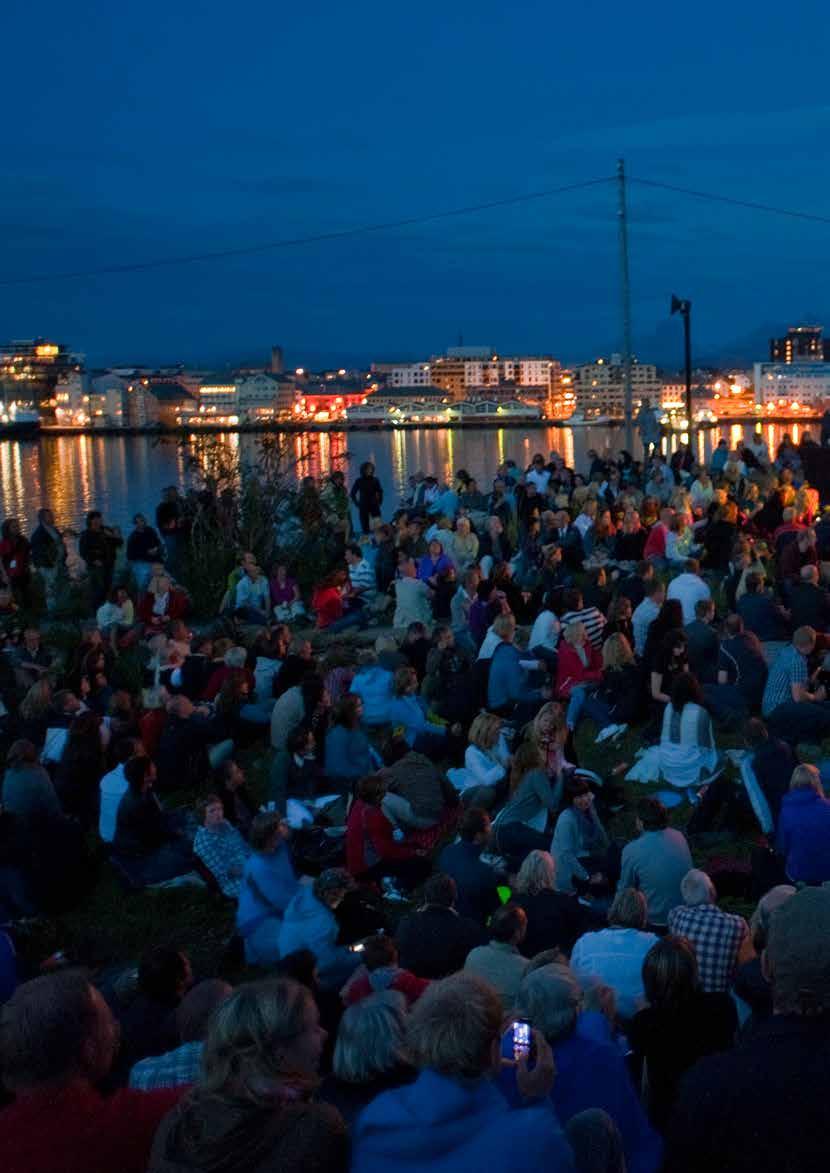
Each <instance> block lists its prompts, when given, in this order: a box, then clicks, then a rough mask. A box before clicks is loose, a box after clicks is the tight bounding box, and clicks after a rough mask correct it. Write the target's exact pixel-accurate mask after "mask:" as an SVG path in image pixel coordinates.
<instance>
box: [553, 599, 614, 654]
mask: <svg viewBox="0 0 830 1173" xmlns="http://www.w3.org/2000/svg"><path fill="white" fill-rule="evenodd" d="M559 622H560V623H561V624H562V630H563V631H564V630H565V628H566V627H567V626H568V624H569V623H584V624H585V631H586V633H587V635H588V639H589V640H590V641H591V643H592V644H593V645H594V647H595V648H601V647H602V633H603V631H604V630H605V616H604V615H603V613H602V612H601V611H598V610H597V609H596V607H583V608H582V610H581V611H566V612H565V614H564V615H562V616H561V617H560V620H559Z"/></svg>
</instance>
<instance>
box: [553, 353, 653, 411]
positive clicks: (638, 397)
mask: <svg viewBox="0 0 830 1173" xmlns="http://www.w3.org/2000/svg"><path fill="white" fill-rule="evenodd" d="M573 375H574V390H575V392H576V397H575V398H576V407H577V410H578V411H580V412H583V413H584V414H585V415H586V416H591V415H611V416H612V417H614V418H618V419H621V418H622V416H623V415H624V413H625V379H624V371H623V365H622V359H621V357H620V355H618V354H612V355H611V357H610V358H597V359H595V360H594V361H593V362H590V363H582V364H581V365H580V366H578V367H575V368H574V372H573ZM631 389H632V400H633V405H634V410H635V411H636V410H637V409H638V408H639V406H640V404H641V403H642V401H643V400H644V399H648V400H649V401H650V402H651V403H652V405H654V406H657V405H658V404H659V403H660V401H661V398H662V394H663V384H662V380H661V379H659V378H658V375H657V368H656V367H655V366H653V365H651V364H650V363H640V362H637V360H636V359H632V362H631Z"/></svg>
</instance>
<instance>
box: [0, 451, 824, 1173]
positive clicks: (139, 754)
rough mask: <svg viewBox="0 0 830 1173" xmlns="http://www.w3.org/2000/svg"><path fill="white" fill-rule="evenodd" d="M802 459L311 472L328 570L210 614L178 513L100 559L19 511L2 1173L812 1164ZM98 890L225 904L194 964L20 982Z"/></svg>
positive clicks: (246, 574) (816, 1008)
mask: <svg viewBox="0 0 830 1173" xmlns="http://www.w3.org/2000/svg"><path fill="white" fill-rule="evenodd" d="M812 442H813V441H812V440H811V438H810V435H809V433H808V432H805V433H804V434H803V435H802V439H801V444H800V445H799V446H798V447H796V446H795V445H794V444H792V443H791V442H790V441H789V438H787V437H785V439H784V441H783V442H782V444H781V445H780V446H779V448H778V450H777V451H776V452H775V453H774V454H770V453H769V452H768V450H767V448H766V445H765V444H764V442H763V440H762V438H761V436H760V434H759V435H757V436H756V438H755V439H754V440H753V442H752V443H746V444H742V445H739V447H738V448H737V449H735V450H730V449H729V448H728V445H727V443H726V441H723V440H722V441H720V443H719V444H718V445H717V447H716V448H715V450H714V452H713V455H712V457H711V460H710V461H709V462H708V467H703V466H701V465H699V464H698V463H697V462H696V460H695V458H694V456H693V454H692V452H691V450H690V449H689V448H688V447H687V446H685V445H682V444H681V445H679V446H678V448H677V450H676V451H675V452H674V453H673V454H672V455H671V457H670V459H669V460H668V461H666V460H665V459H664V458H663V456H662V455H661V454H660V453H659V451H658V450H657V448H656V447H654V446H652V445H648V446H647V455H646V458H645V459H644V461H643V462H637V461H635V460H633V459H632V458H631V456H630V455H629V454H628V453H621V454H620V455H619V456H616V457H611V456H610V455H609V454H598V453H596V452H589V454H588V467H587V468H586V469H585V470H584V471H583V473H581V474H580V473H576V472H574V471H573V470H572V469H569V468H567V467H566V466H565V464H564V462H563V461H562V459H561V458H560V457H559V456H558V455H557V454H556V453H551V454H550V455H549V457H547V458H546V457H545V456H544V455H541V454H539V455H536V456H534V457H533V459H532V461H531V462H530V464H529V465H528V466H526V467H524V468H522V467H519V466H517V465H516V464H515V463H514V462H512V461H506V462H505V463H503V464H501V465H500V466H499V467H498V469H496V470H495V476H494V477H493V478H492V479H488V482H487V483H486V485H485V483H484V482H483V481H482V482H481V483H479V482H478V481H477V480H476V479H475V478H473V477H472V476H471V475H470V474H469V473H468V472H466V471H465V470H458V471H457V472H456V473H454V475H453V476H452V477H449V478H441V477H438V476H434V475H423V474H421V473H418V474H415V475H413V476H412V477H411V478H410V483H409V488H408V492H407V494H406V496H405V497H404V498H403V499H402V500H400V501H399V502H397V503H396V504H395V505H394V506H390V503H389V501H388V498H386V497H385V496H384V491H383V487H382V485H381V483H380V481H379V479H378V478H377V476H376V471H375V469H374V467H373V466H372V465H371V464H370V463H367V464H364V465H363V466H362V467H361V469H360V475H359V476H358V477H357V478H356V480H355V481H354V484H353V485H352V488H351V491H349V490H348V489H347V486H346V484H345V479H344V477H343V475H342V473H334V474H332V475H331V476H330V477H327V478H325V481H324V483H322V484H318V483H317V482H316V481H315V480H314V479H313V478H305V479H304V480H303V481H302V482H301V484H300V485H299V486H298V489H297V492H296V494H295V495H294V499H293V510H294V513H293V518H292V523H296V524H298V525H300V526H301V527H302V526H306V525H307V526H308V527H310V529H311V528H313V527H315V526H316V527H317V528H318V529H319V528H320V526H321V525H323V526H324V527H325V528H326V532H327V535H328V547H327V548H328V549H329V551H330V559H329V562H328V564H327V565H326V566H325V567H324V568H323V570H322V571H321V573H320V575H319V578H318V581H316V582H315V583H314V585H313V587H312V589H311V590H307V589H305V588H304V586H303V585H301V583H303V582H304V579H303V576H302V575H300V574H299V573H298V568H297V566H296V565H294V564H292V561H291V559H290V558H288V557H282V558H280V559H278V560H276V561H275V562H274V564H273V565H272V566H267V565H266V566H264V567H260V565H259V563H258V561H257V557H256V553H255V552H254V551H245V550H240V551H239V552H238V557H237V559H236V566H235V568H234V570H233V572H232V573H231V574H230V576H229V578H228V581H227V583H226V584H225V585H226V589H225V591H224V595H223V597H222V599H221V600H217V606H216V614H214V615H209V616H204V615H195V614H193V608H192V604H191V597H192V593H191V591H190V590H189V589H188V585H189V584H188V582H187V570H186V566H187V559H186V553H187V543H188V515H187V509H186V507H185V500H184V498H182V497H181V496H180V494H179V493H178V491H177V490H176V489H168V490H165V492H164V494H163V499H162V501H161V502H160V504H159V506H158V509H157V512H156V517H155V522H156V524H155V527H153V526H151V525H150V524H149V523H148V522H147V520H146V518H145V517H144V516H143V515H140V514H139V515H137V516H136V518H135V523H134V524H135V527H134V530H133V531H132V532H131V533H130V535H129V536H128V539H127V541H126V543H124V541H123V539H122V536H121V534H120V532H119V531H118V530H117V528H115V527H111V526H107V525H106V524H104V521H103V519H102V517H101V515H100V513H98V512H97V511H92V512H90V513H89V514H88V516H87V523H86V528H85V529H84V530H83V532H82V533H81V534H80V536H79V535H78V534H76V533H74V532H73V531H72V530H68V529H64V530H59V529H58V528H57V526H56V523H55V518H54V515H53V513H52V512H51V511H50V510H49V509H48V508H46V507H44V508H43V509H41V510H40V512H39V515H38V525H37V527H36V528H35V530H34V532H33V533H32V534H31V535H30V537H28V538H27V537H25V536H24V535H23V533H22V529H21V526H20V524H19V522H18V521H17V520H16V519H13V518H11V519H7V520H6V521H5V522H4V523H3V526H2V541H0V567H2V570H0V579H2V582H1V583H0V636H2V639H3V651H2V655H0V700H1V701H2V710H0V732H2V736H3V739H4V743H5V746H6V770H5V773H4V776H3V780H2V807H1V808H0V926H2V927H0V1081H2V1084H3V1086H4V1088H5V1093H4V1095H5V1106H4V1107H3V1108H2V1109H0V1138H2V1141H3V1152H4V1168H6V1169H8V1170H9V1171H10V1173H17V1170H21V1171H22V1170H26V1171H27V1173H39V1171H40V1170H43V1171H46V1170H51V1169H54V1168H57V1167H60V1168H61V1169H64V1170H67V1173H73V1171H75V1170H78V1171H80V1170H81V1169H83V1170H85V1171H90V1170H92V1171H98V1170H100V1171H101V1173H110V1171H115V1170H119V1171H120V1170H127V1171H129V1170H132V1169H135V1170H136V1173H139V1171H141V1173H143V1171H144V1170H148V1171H150V1173H200V1171H204V1173H236V1171H237V1170H239V1171H240V1173H241V1171H242V1170H246V1171H258V1170H261V1171H262V1173H265V1171H266V1170H280V1171H285V1173H291V1171H293V1170H295V1169H296V1170H297V1171H299V1170H317V1171H320V1173H329V1171H331V1173H341V1171H342V1173H345V1170H347V1169H352V1170H354V1171H355V1173H375V1171H377V1173H380V1170H381V1169H383V1170H384V1171H388V1170H389V1169H398V1170H400V1171H401V1173H422V1171H423V1173H425V1171H426V1170H427V1169H428V1168H429V1169H438V1170H446V1171H447V1173H457V1171H458V1170H460V1169H462V1168H467V1167H471V1166H472V1165H473V1164H474V1163H475V1162H476V1161H478V1160H481V1161H486V1162H489V1165H490V1166H491V1167H492V1168H493V1169H494V1170H497V1171H498V1170H504V1171H505V1173H507V1171H509V1170H522V1169H525V1168H526V1169H528V1170H530V1169H531V1168H533V1169H536V1168H537V1167H538V1166H539V1165H540V1163H544V1164H545V1165H546V1166H547V1167H548V1168H550V1169H551V1170H557V1171H559V1170H562V1171H568V1173H569V1171H571V1170H575V1171H578V1173H622V1171H623V1170H626V1169H627V1170H629V1173H630V1171H632V1170H634V1171H635V1173H651V1171H653V1173H657V1171H658V1170H660V1169H665V1170H667V1171H668V1173H674V1171H678V1173H679V1171H686V1170H689V1171H690V1173H691V1171H692V1170H695V1171H698V1170H701V1169H705V1168H718V1169H724V1170H745V1169H746V1170H749V1169H752V1170H753V1173H757V1170H758V1169H759V1168H770V1169H772V1168H775V1169H783V1168H787V1169H793V1170H808V1171H811V1170H813V1169H816V1170H818V1169H819V1168H820V1167H823V1164H824V1159H823V1158H824V1153H823V1149H824V1145H823V1140H822V1133H821V1131H820V1113H821V1112H822V1109H823V1092H824V1087H823V1079H822V1077H823V1076H824V1075H825V1074H827V1073H828V1069H830V1058H828V1056H830V1051H828V1049H827V1047H826V1046H825V1042H826V1035H827V1033H828V1025H830V1015H828V1014H827V1012H828V1011H830V887H824V885H825V884H830V802H828V800H827V799H825V797H824V789H823V783H824V781H825V780H826V779H827V778H830V761H827V762H825V761H824V760H823V756H822V746H821V742H822V739H823V738H824V737H825V736H826V735H828V734H830V699H829V698H828V694H827V691H826V690H827V687H828V683H830V659H828V660H827V661H825V656H826V654H827V651H828V635H827V629H828V627H830V622H828V619H829V617H830V595H828V591H827V582H828V576H830V512H823V511H822V510H821V508H820V503H819V499H818V494H817V493H816V491H815V490H814V489H813V488H812V487H811V486H810V485H809V484H808V483H807V482H806V481H805V479H804V474H803V469H802V457H803V449H804V446H805V445H808V444H811V443H812ZM652 448H653V450H652ZM352 506H353V507H354V511H355V513H356V517H357V522H358V524H357V526H356V527H354V528H353V527H352V517H351V508H352ZM384 515H385V518H386V519H384ZM324 518H327V519H328V520H327V521H325V522H324V521H323V520H322V519H324ZM277 524H279V526H280V527H283V528H284V527H285V525H286V519H285V517H281V518H280V519H275V525H277ZM73 582H74V583H78V584H83V587H84V591H85V594H84V597H85V598H86V599H87V600H88V606H89V608H90V614H89V615H88V617H87V619H86V620H85V622H84V623H83V624H81V625H80V628H79V631H78V633H77V637H75V638H73V639H70V640H69V641H68V642H67V639H66V633H65V630H64V628H62V627H61V626H59V625H57V624H55V623H53V621H52V616H53V615H54V614H55V612H56V610H57V609H58V608H59V600H60V598H61V594H62V592H63V591H64V590H65V589H66V585H67V583H73ZM595 747H596V748H595ZM580 759H584V760H580ZM712 832H715V833H717V835H718V842H719V843H720V844H724V843H726V844H727V845H728V844H730V843H731V844H737V843H738V841H739V839H740V842H741V844H742V850H741V852H738V851H730V848H729V846H726V847H724V848H723V855H722V856H721V857H719V858H718V859H716V860H713V859H711V858H710V857H708V856H706V855H705V853H704V855H702V854H701V853H700V851H699V849H700V848H701V847H702V846H704V845H705V844H706V843H707V842H708V837H709V836H710V835H711V834H712ZM746 843H749V844H750V845H751V853H750V855H749V856H747V853H746V851H745V850H744V849H743V845H744V844H746ZM707 860H708V862H707ZM703 863H706V866H705V867H703V866H696V864H698V865H701V864H703ZM104 872H107V873H108V874H109V876H110V877H111V878H113V877H114V878H115V880H116V882H117V883H118V885H119V886H120V889H121V891H122V893H123V897H122V898H123V900H124V901H138V900H142V899H146V897H143V896H142V895H141V894H142V893H143V892H145V891H147V890H156V889H158V888H164V887H170V886H181V885H191V886H193V887H194V888H200V889H203V890H204V891H205V892H206V897H205V898H206V899H209V900H211V901H215V902H216V906H217V907H219V908H221V909H223V910H225V911H226V912H227V915H228V917H229V919H231V920H232V932H231V934H230V935H229V938H228V940H226V941H225V942H224V943H223V946H222V955H221V957H220V956H217V957H216V958H214V964H213V965H212V966H211V967H210V971H211V976H205V975H203V974H199V973H194V971H193V966H192V965H191V961H190V958H189V956H188V954H187V950H185V949H182V948H177V947H173V946H170V945H168V944H158V943H154V942H148V943H147V948H146V949H145V951H144V953H143V955H142V956H141V957H140V959H136V958H110V959H108V960H110V961H113V962H120V963H122V965H121V970H123V969H124V968H125V967H126V968H127V969H129V967H130V965H131V963H132V964H133V965H134V964H135V962H136V961H137V962H138V964H137V971H136V972H135V973H134V974H133V975H132V978H131V980H126V979H125V977H124V974H123V973H122V972H121V970H119V971H118V972H119V975H120V976H119V978H117V979H116V978H113V976H112V971H111V969H110V968H105V969H100V968H95V967H94V966H92V965H91V964H90V963H89V962H88V959H84V958H83V957H80V956H79V957H72V956H69V957H66V956H63V955H61V956H58V957H52V958H50V959H49V960H48V961H45V962H44V959H42V958H34V957H31V956H29V955H27V953H26V949H25V947H24V945H23V943H24V942H25V932H26V926H27V925H29V924H31V923H33V922H34V923H37V922H38V921H39V920H41V919H43V918H54V917H57V918H60V916H61V914H62V913H64V912H65V911H67V910H69V909H73V910H80V911H82V910H83V908H84V904H85V902H86V901H87V900H88V899H89V898H90V893H91V891H92V890H93V887H94V885H96V884H97V883H99V882H101V877H102V875H103V874H104ZM736 897H737V898H738V899H739V901H740V903H739V905H738V907H739V908H740V909H741V910H743V911H745V912H746V917H745V916H744V915H741V914H740V912H737V911H735V905H734V903H732V904H730V903H729V898H732V900H733V901H734V899H735V898H736ZM751 909H754V911H751ZM750 911H751V915H750ZM165 930H170V931H172V932H173V935H174V936H175V931H176V926H175V925H173V926H165ZM168 937H169V932H167V931H166V932H165V939H167V938H168ZM40 962H44V964H43V965H40V964H39V963H40ZM116 968H118V967H116ZM215 973H222V975H223V977H230V978H232V979H233V980H232V984H229V983H228V982H226V981H225V980H219V979H218V978H216V977H215V976H212V975H213V974H215ZM767 1107H768V1108H769V1111H765V1109H766V1108H767ZM820 1163H821V1165H820Z"/></svg>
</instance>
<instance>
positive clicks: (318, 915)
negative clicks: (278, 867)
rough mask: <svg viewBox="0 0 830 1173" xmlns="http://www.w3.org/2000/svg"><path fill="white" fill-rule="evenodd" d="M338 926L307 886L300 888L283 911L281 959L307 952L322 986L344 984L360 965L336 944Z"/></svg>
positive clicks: (332, 914)
mask: <svg viewBox="0 0 830 1173" xmlns="http://www.w3.org/2000/svg"><path fill="white" fill-rule="evenodd" d="M338 932H339V925H338V923H337V919H336V917H335V915H334V913H333V912H332V911H331V909H330V908H328V907H327V906H326V905H325V904H323V903H322V902H321V901H320V900H318V899H317V897H316V896H315V895H314V892H313V891H312V888H311V885H310V884H301V885H300V887H299V888H298V889H297V891H296V893H295V895H294V898H293V899H292V901H291V903H290V904H289V905H288V908H286V910H285V919H284V920H283V922H282V930H281V932H280V956H281V957H287V956H288V954H289V953H295V952H296V951H297V950H298V949H310V950H311V952H312V953H313V954H314V956H315V957H316V958H317V970H318V972H319V974H320V981H321V982H322V983H323V984H324V985H331V984H335V983H341V984H342V982H345V981H346V979H347V978H348V976H349V974H350V973H351V972H352V971H353V970H354V969H356V968H357V966H358V965H359V963H360V954H358V953H350V952H349V950H348V949H346V948H345V946H343V945H338V944H337V934H338Z"/></svg>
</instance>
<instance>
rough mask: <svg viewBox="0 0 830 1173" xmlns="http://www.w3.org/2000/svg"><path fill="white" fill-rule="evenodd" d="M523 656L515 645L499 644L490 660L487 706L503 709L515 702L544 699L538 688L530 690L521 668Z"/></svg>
mask: <svg viewBox="0 0 830 1173" xmlns="http://www.w3.org/2000/svg"><path fill="white" fill-rule="evenodd" d="M521 659H522V654H521V652H520V651H519V649H518V648H517V647H515V645H514V644H506V643H504V642H502V643H500V644H497V645H496V648H495V651H494V652H493V656H492V659H491V660H490V676H489V678H488V683H487V706H488V708H490V709H501V708H503V707H504V706H505V705H509V704H512V703H513V702H514V701H534V700H539V701H541V699H542V694H541V692H540V691H539V689H538V688H528V685H527V681H526V679H525V673H524V669H523V668H522V667H521V666H520V663H519V662H520V660H521Z"/></svg>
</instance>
